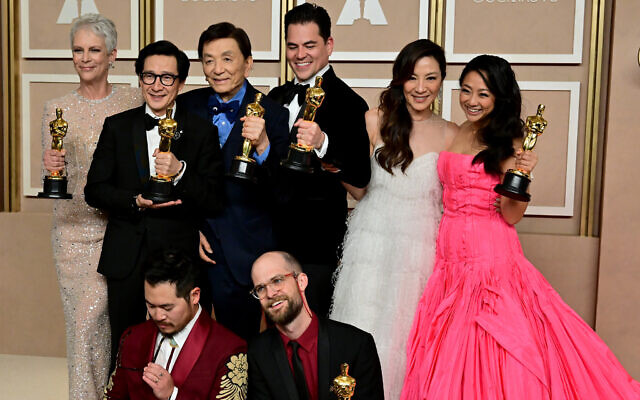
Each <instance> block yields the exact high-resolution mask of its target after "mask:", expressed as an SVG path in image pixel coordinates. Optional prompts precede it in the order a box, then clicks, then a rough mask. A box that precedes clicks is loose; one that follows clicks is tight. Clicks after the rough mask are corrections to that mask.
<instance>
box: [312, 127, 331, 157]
mask: <svg viewBox="0 0 640 400" xmlns="http://www.w3.org/2000/svg"><path fill="white" fill-rule="evenodd" d="M322 134H323V135H324V142H322V146H320V148H319V149H313V151H315V152H316V155H317V156H318V158H322V157H324V156H325V155H326V154H327V149H328V148H329V136H328V135H327V134H326V133H324V132H322Z"/></svg>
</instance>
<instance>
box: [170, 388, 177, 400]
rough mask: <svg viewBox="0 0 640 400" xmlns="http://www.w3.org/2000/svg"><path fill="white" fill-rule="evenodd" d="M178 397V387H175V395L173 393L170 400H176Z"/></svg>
mask: <svg viewBox="0 0 640 400" xmlns="http://www.w3.org/2000/svg"><path fill="white" fill-rule="evenodd" d="M176 397H178V388H177V387H176V386H174V387H173V393H171V396H170V397H169V400H176Z"/></svg>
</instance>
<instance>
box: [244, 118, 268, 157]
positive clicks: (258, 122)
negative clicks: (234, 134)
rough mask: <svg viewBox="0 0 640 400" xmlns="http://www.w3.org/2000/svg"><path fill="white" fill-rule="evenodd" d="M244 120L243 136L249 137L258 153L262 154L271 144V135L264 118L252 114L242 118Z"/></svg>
mask: <svg viewBox="0 0 640 400" xmlns="http://www.w3.org/2000/svg"><path fill="white" fill-rule="evenodd" d="M240 121H242V137H244V138H245V139H249V140H250V141H251V145H252V146H253V147H254V148H255V149H256V152H258V154H262V153H263V152H264V151H265V150H266V149H267V146H269V137H268V136H267V131H266V129H265V127H264V119H263V118H260V117H257V116H255V115H251V116H249V117H246V116H245V117H242V118H240Z"/></svg>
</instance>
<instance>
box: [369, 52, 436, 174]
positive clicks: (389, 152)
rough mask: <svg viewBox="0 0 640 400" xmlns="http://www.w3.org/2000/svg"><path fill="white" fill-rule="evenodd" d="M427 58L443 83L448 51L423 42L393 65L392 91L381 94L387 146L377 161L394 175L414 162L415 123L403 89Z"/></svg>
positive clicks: (383, 136) (378, 151) (385, 143)
mask: <svg viewBox="0 0 640 400" xmlns="http://www.w3.org/2000/svg"><path fill="white" fill-rule="evenodd" d="M423 57H433V58H434V59H435V60H436V61H437V62H438V65H439V67H440V74H441V75H442V79H444V77H445V75H446V68H447V61H446V60H445V58H444V51H442V48H441V47H440V46H438V45H437V44H435V43H433V42H432V41H431V40H428V39H420V40H416V41H415V42H411V43H409V44H408V45H406V46H405V47H404V48H403V49H402V50H401V51H400V53H399V54H398V57H396V60H395V61H394V63H393V79H392V80H391V83H390V84H389V87H388V88H387V89H385V90H384V91H383V92H382V93H381V94H380V106H379V108H380V111H381V112H382V119H381V123H380V137H381V139H382V142H383V143H384V146H382V147H381V148H379V149H378V150H376V154H375V156H376V160H377V161H378V164H380V166H381V167H382V168H384V170H385V171H387V172H389V173H390V174H393V171H392V170H391V169H392V168H393V167H396V166H398V165H399V166H400V169H401V170H402V172H404V171H405V169H407V167H408V166H409V164H411V161H413V152H412V151H411V147H409V134H410V133H411V128H413V122H412V120H411V115H410V114H409V110H407V105H406V100H405V98H404V90H403V85H404V83H405V82H406V81H408V80H409V78H411V75H412V74H413V70H414V68H415V65H416V63H417V62H418V60H420V59H421V58H423Z"/></svg>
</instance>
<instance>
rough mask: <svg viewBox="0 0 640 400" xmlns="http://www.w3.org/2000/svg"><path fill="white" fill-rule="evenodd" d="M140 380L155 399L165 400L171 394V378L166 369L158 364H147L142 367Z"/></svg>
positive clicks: (172, 386) (172, 385)
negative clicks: (148, 388) (147, 386)
mask: <svg viewBox="0 0 640 400" xmlns="http://www.w3.org/2000/svg"><path fill="white" fill-rule="evenodd" d="M142 380H143V381H145V382H146V383H147V385H149V387H151V390H153V395H154V396H156V398H157V399H162V400H167V399H168V398H169V397H171V394H172V393H173V388H174V384H173V378H172V377H171V374H169V372H167V370H166V369H164V368H162V367H161V366H159V365H158V364H154V363H149V364H147V366H146V367H144V371H143V372H142Z"/></svg>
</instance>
